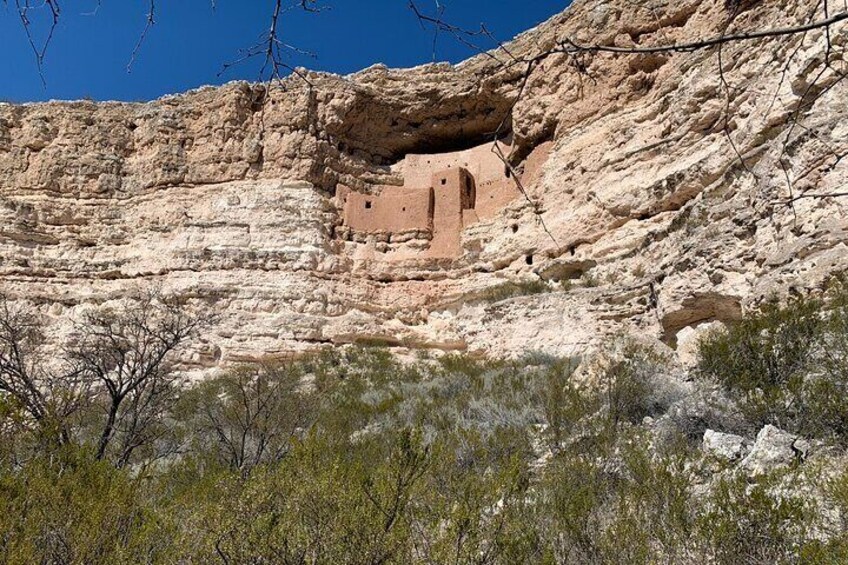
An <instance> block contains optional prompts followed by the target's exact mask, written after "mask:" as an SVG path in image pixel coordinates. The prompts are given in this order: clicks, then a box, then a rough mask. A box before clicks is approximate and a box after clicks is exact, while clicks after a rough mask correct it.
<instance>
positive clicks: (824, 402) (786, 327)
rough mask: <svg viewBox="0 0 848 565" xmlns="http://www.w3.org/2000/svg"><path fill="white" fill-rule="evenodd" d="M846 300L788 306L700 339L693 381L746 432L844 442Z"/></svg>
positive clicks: (847, 433) (833, 294) (847, 413)
mask: <svg viewBox="0 0 848 565" xmlns="http://www.w3.org/2000/svg"><path fill="white" fill-rule="evenodd" d="M846 304H848V293H846V291H845V287H844V286H842V285H841V284H840V285H836V286H834V287H833V288H832V289H831V290H830V291H829V292H828V294H827V295H826V296H825V298H824V299H823V300H819V299H812V298H795V299H793V300H791V301H790V302H788V303H787V304H786V305H783V306H781V305H778V304H775V303H768V304H766V305H764V306H763V307H762V308H761V309H760V311H758V312H755V313H752V314H749V315H747V316H745V317H744V318H743V319H742V320H740V321H738V322H735V323H732V324H730V325H729V327H728V328H727V329H726V330H722V331H714V332H711V333H710V334H708V335H706V336H705V337H704V338H703V339H702V340H701V342H700V344H699V363H698V373H699V374H700V375H701V376H702V377H705V378H707V379H712V380H715V381H716V382H718V383H720V384H721V385H722V386H723V387H725V388H726V389H727V390H728V391H730V392H731V393H733V395H734V396H735V398H736V400H737V401H738V403H739V407H740V409H741V411H742V413H743V414H744V416H745V418H746V420H747V421H748V422H749V423H750V426H751V428H752V429H757V428H759V427H760V426H762V425H764V424H773V425H776V426H778V427H782V428H784V429H787V430H789V431H792V432H794V433H799V434H804V435H811V436H815V437H821V438H827V439H832V440H834V441H839V442H844V441H846V440H848V369H846V366H848V365H846V362H847V361H848V313H847V312H848V309H846Z"/></svg>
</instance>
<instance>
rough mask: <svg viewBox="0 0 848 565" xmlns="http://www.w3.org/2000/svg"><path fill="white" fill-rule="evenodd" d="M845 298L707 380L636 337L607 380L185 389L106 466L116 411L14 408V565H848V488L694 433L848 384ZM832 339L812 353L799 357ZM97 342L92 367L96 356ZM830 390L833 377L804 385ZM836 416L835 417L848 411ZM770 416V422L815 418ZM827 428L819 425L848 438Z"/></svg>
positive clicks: (275, 381)
mask: <svg viewBox="0 0 848 565" xmlns="http://www.w3.org/2000/svg"><path fill="white" fill-rule="evenodd" d="M833 296H834V298H833V299H832V300H830V301H829V302H828V304H830V306H828V308H826V309H825V308H824V306H823V304H824V302H819V301H812V302H805V303H804V304H800V303H791V304H789V305H788V306H786V307H782V308H778V307H776V306H774V307H772V306H769V307H767V308H765V309H764V310H763V312H761V313H757V314H755V315H753V316H751V317H750V318H748V319H746V320H743V322H740V324H738V325H735V326H732V327H730V328H729V329H728V330H727V332H726V333H724V334H715V335H711V336H710V337H709V338H708V339H707V340H705V342H704V344H703V355H704V357H703V359H702V361H701V367H700V371H699V374H701V375H702V381H699V382H695V383H692V382H686V381H685V380H684V379H681V378H678V376H677V375H676V374H675V371H676V370H677V369H674V367H673V366H672V364H671V362H670V360H669V359H668V358H666V356H665V355H663V354H661V353H658V352H656V351H653V350H652V349H649V348H646V347H644V346H641V345H637V344H635V343H634V342H632V341H630V340H627V339H624V338H621V339H619V340H616V341H615V342H614V343H611V344H610V346H609V347H608V348H607V350H606V352H605V353H604V354H603V355H601V356H597V357H593V358H591V359H586V360H580V359H558V358H555V357H551V356H547V355H543V354H538V353H537V354H528V355H527V356H525V357H524V358H522V359H519V360H514V361H497V360H486V359H475V358H472V357H469V356H467V355H441V356H435V355H424V356H421V358H419V359H418V360H417V361H415V362H401V361H400V360H398V359H397V358H396V357H394V356H393V355H392V354H391V353H390V352H389V351H387V350H386V349H382V348H377V347H365V348H363V347H351V348H347V349H343V350H332V351H326V352H324V353H321V354H316V355H312V356H308V357H305V358H303V359H300V360H297V361H291V362H286V363H277V364H269V365H262V366H249V367H242V368H238V369H234V370H232V371H230V372H228V373H226V374H223V375H221V376H219V377H216V378H211V379H209V380H207V381H204V382H202V383H198V384H195V385H193V386H188V385H187V384H184V383H179V384H180V386H179V389H178V394H177V395H176V397H171V396H170V395H166V397H167V398H169V399H172V398H173V399H172V400H168V401H167V402H164V403H162V404H157V406H159V408H160V409H159V410H158V411H156V414H157V418H156V419H155V423H156V425H155V426H152V427H150V428H145V429H148V430H156V434H155V436H153V438H154V439H151V441H149V442H145V443H144V444H143V446H144V447H142V448H139V449H135V450H132V451H131V452H130V453H129V454H128V455H126V456H125V457H123V456H122V453H123V450H120V449H117V448H114V451H113V448H112V447H109V448H108V449H107V456H105V457H103V458H98V452H99V449H98V445H99V438H100V436H99V435H98V434H92V433H90V429H92V428H90V426H91V425H92V424H91V422H98V421H101V420H100V419H101V418H102V417H103V415H104V412H103V410H102V404H100V403H99V402H98V401H96V400H97V399H98V398H100V395H97V394H95V395H93V397H92V398H94V399H95V401H94V402H80V403H78V404H77V405H76V409H75V411H74V412H73V415H72V416H69V417H68V418H67V419H66V420H63V421H62V425H61V426H59V427H58V428H55V427H53V426H52V425H51V426H46V427H44V426H41V425H38V424H37V421H36V420H35V419H34V418H32V417H31V415H29V414H28V412H27V411H26V410H25V409H24V408H23V406H22V405H21V404H20V402H19V401H18V400H17V399H16V398H15V397H14V396H13V395H12V394H10V393H9V392H8V391H5V390H4V392H3V393H2V394H0V561H2V562H4V563H32V562H59V563H115V562H122V563H174V562H221V563H268V562H274V563H277V562H280V563H376V562H380V563H469V562H475V563H510V564H511V563H627V564H630V563H645V564H647V563H691V562H712V563H740V562H741V563H796V562H809V563H834V562H840V561H841V560H842V559H843V558H844V557H845V555H846V549H845V548H846V547H848V542H846V539H848V537H847V536H846V533H845V532H846V531H847V530H846V527H845V523H844V517H845V516H846V515H848V495H846V492H848V487H846V484H848V480H847V479H846V476H848V475H845V474H844V473H836V474H833V473H830V474H829V475H821V474H819V468H818V467H815V466H808V467H805V469H807V470H806V471H805V472H803V473H802V472H799V471H798V470H796V469H794V468H786V469H783V470H778V471H774V472H767V473H765V474H762V475H758V476H756V477H754V476H750V475H748V474H745V473H743V472H736V471H734V470H733V468H732V467H729V466H728V465H727V464H725V465H724V466H723V467H720V468H719V470H721V471H722V472H721V473H720V474H714V473H715V472H716V467H715V465H716V464H717V463H716V461H715V460H714V459H713V458H711V457H708V456H705V454H704V453H703V451H702V449H701V446H700V438H701V435H702V434H703V428H699V430H700V432H697V431H696V432H695V433H693V432H692V430H691V429H690V428H689V426H690V423H691V421H693V420H697V419H699V418H700V419H701V420H704V419H708V418H709V417H708V415H707V413H706V410H707V408H704V407H701V406H693V398H696V397H697V394H695V393H694V392H693V388H692V387H697V386H702V385H701V384H700V382H703V386H705V387H707V386H711V385H709V381H711V380H715V381H717V382H718V383H720V385H721V387H722V388H723V389H726V390H729V391H731V392H733V394H734V396H733V398H734V399H736V401H738V402H739V403H740V406H746V403H747V402H748V400H747V398H748V394H749V392H750V391H751V390H755V389H757V388H762V387H774V388H775V390H783V389H789V388H790V385H791V382H792V380H791V379H789V380H787V379H786V378H784V376H783V375H785V374H786V373H785V372H784V371H786V372H788V373H789V374H790V375H792V376H793V377H792V378H797V380H798V381H799V382H810V383H818V384H816V386H820V383H822V382H828V383H831V384H832V385H833V386H837V385H838V384H839V383H840V382H841V381H838V380H836V379H837V377H836V376H835V375H837V374H840V372H839V370H840V368H841V366H842V365H841V364H840V363H839V362H838V360H839V359H840V355H841V354H839V353H837V352H838V351H839V349H838V346H837V345H834V344H837V343H838V342H839V341H840V340H841V339H843V338H844V337H845V335H844V334H841V333H840V332H841V331H842V330H841V328H842V326H841V325H840V324H842V323H843V322H844V320H843V318H842V317H841V316H842V314H841V310H839V308H841V306H839V304H840V303H839V302H838V299H840V298H839V297H840V296H841V295H840V294H838V293H835V294H834V295H833ZM15 319H18V318H15ZM21 319H25V320H35V318H27V317H24V318H21ZM156 319H159V318H156ZM190 319H193V318H190ZM33 326H35V327H37V322H34V323H33ZM787 326H788V327H787ZM90 327H92V328H95V327H101V325H99V324H98V325H92V326H90ZM813 327H814V328H816V329H815V332H813V334H810V333H809V332H810V331H812V330H810V328H813ZM764 328H765V330H764ZM119 333H120V332H119ZM810 335H815V336H818V337H816V338H815V339H807V341H806V343H807V344H808V347H806V348H805V349H803V350H801V349H787V348H786V347H783V346H782V345H779V344H781V343H783V341H782V340H792V343H795V341H796V340H797V339H798V336H805V338H807V337H809V336H810ZM727 336H734V339H733V340H730V339H729V338H728V337H727ZM821 336H823V337H821ZM75 343H77V345H78V346H79V348H78V349H76V350H75V351H76V353H75V358H76V357H77V356H80V355H83V354H84V352H86V351H88V349H87V346H85V344H86V343H90V342H88V341H78V342H75ZM811 343H818V344H820V345H809V344H811ZM823 345H828V346H830V349H829V350H828V351H829V352H830V353H829V354H828V355H827V356H824V357H816V359H829V360H830V361H829V363H830V364H821V363H818V362H817V363H811V362H810V360H809V359H808V357H807V356H809V355H813V356H817V355H822V350H823ZM741 347H746V348H748V349H747V350H746V351H747V353H746V355H745V357H744V358H741V357H739V356H738V355H737V354H736V352H737V349H736V348H741ZM93 350H94V351H102V349H100V348H95V349H93ZM165 358H166V359H167V358H168V356H167V355H166V356H165ZM722 359H725V362H722ZM731 362H732V363H735V365H733V366H732V367H728V366H726V365H725V363H731ZM161 367H162V369H161V371H162V372H163V373H164V372H166V367H167V363H165V364H163V365H162V366H161ZM578 369H579V372H576V371H577V370H578ZM807 370H811V371H812V372H813V374H815V375H816V378H815V379H812V380H809V381H808V380H807V379H806V378H801V376H802V375H803V374H804V373H805V371H807ZM109 371H110V372H111V371H114V368H112V369H110V370H109ZM33 374H39V373H33ZM44 375H47V373H44ZM795 375H797V377H795ZM44 378H48V377H46V376H45V377H44ZM107 382H109V381H106V380H103V379H92V380H91V387H93V388H92V389H91V390H96V389H97V387H99V386H105V383H107ZM167 382H171V381H167ZM101 383H103V384H101ZM811 386H812V385H811ZM46 390H48V391H49V390H50V389H49V388H48V389H46ZM793 390H794V389H793ZM798 390H800V392H799V393H798V394H802V395H804V398H808V397H809V396H810V395H811V394H812V393H811V392H809V391H807V389H806V388H804V387H802V388H800V389H798ZM787 394H788V393H787ZM830 396H831V395H830V393H828V397H830ZM105 398H108V396H107V397H105ZM144 398H145V399H148V401H150V402H154V401H155V400H156V399H157V398H158V397H153V396H146V397H144ZM832 401H833V402H836V403H837V405H836V406H834V407H832V408H830V409H829V410H830V411H829V412H827V413H828V414H830V416H828V418H835V417H836V415H837V414H839V410H840V409H839V406H838V403H839V402H840V401H839V400H832ZM781 402H782V401H781ZM154 403H155V402H154ZM767 408H768V409H767V410H765V411H759V412H755V413H756V414H764V415H765V416H766V417H767V418H766V419H767V420H768V421H772V420H771V418H772V414H775V415H776V414H780V415H781V416H780V421H781V423H782V424H785V423H786V422H792V421H794V422H796V423H798V422H799V421H800V420H787V419H786V418H785V416H784V412H782V410H784V409H785V407H784V405H783V404H780V405H779V407H777V408H776V407H767ZM778 408H779V409H780V410H778ZM724 409H726V410H728V411H733V410H735V408H734V406H727V407H724ZM805 409H806V408H805ZM809 409H810V410H812V408H809ZM816 409H819V408H816ZM135 413H138V414H142V413H145V412H141V411H136V412H131V414H135ZM775 417H776V416H775ZM764 421H766V420H764ZM826 422H827V425H826V426H825V425H821V426H819V424H817V425H816V426H814V427H810V428H807V427H805V425H801V424H800V423H799V424H798V425H799V426H801V428H800V429H805V430H809V433H810V434H813V433H816V434H818V433H819V432H817V431H815V430H825V431H826V433H821V434H819V435H816V436H814V437H819V438H822V439H824V440H826V441H830V440H832V439H834V438H837V439H838V438H839V437H840V436H839V435H838V428H837V427H836V426H835V425H834V424H831V423H829V422H831V420H830V419H828V420H826ZM56 429H64V430H66V432H67V433H66V435H65V438H64V440H62V441H57V440H56V438H57V437H60V436H57V435H56V434H55V430H56ZM121 429H124V428H121ZM124 437H125V436H124V435H116V436H115V438H116V439H115V440H113V441H115V442H116V443H115V444H114V445H116V446H122V445H124V444H125V443H126V442H125V440H123V439H122V438H124ZM145 437H148V436H145ZM110 443H111V442H110ZM824 471H825V469H824V468H822V470H821V472H822V473H823V472H824ZM822 477H824V478H822ZM809 492H815V493H816V494H815V496H808V495H807V494H804V495H802V494H801V493H809Z"/></svg>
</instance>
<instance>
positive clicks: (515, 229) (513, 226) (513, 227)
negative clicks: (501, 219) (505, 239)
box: [511, 224, 518, 233]
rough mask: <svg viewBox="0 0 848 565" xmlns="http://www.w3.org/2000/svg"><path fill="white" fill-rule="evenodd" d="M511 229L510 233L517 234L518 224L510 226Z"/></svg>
mask: <svg viewBox="0 0 848 565" xmlns="http://www.w3.org/2000/svg"><path fill="white" fill-rule="evenodd" d="M511 229H512V233H518V224H512V226H511Z"/></svg>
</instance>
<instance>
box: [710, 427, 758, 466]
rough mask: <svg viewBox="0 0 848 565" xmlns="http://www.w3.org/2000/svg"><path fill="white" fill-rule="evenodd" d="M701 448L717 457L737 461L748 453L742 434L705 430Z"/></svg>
mask: <svg viewBox="0 0 848 565" xmlns="http://www.w3.org/2000/svg"><path fill="white" fill-rule="evenodd" d="M702 449H703V450H704V452H705V453H707V454H709V455H712V456H714V457H716V458H717V459H722V460H724V461H737V460H739V459H742V458H743V457H744V456H745V455H746V454H747V453H748V450H749V446H748V445H747V442H746V440H745V438H743V437H742V436H737V435H734V434H725V433H722V432H716V431H713V430H707V431H705V432H704V442H703V444H702Z"/></svg>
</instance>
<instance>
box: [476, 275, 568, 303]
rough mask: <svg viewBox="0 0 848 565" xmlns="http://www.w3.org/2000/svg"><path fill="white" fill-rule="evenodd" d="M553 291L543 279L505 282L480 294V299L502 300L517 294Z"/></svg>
mask: <svg viewBox="0 0 848 565" xmlns="http://www.w3.org/2000/svg"><path fill="white" fill-rule="evenodd" d="M545 292H551V287H550V286H548V283H546V282H545V281H543V280H531V281H520V282H512V281H510V282H505V283H502V284H499V285H497V286H493V287H491V288H488V289H486V290H485V292H483V294H482V295H481V296H480V300H482V301H483V302H488V303H495V302H502V301H504V300H508V299H510V298H515V297H517V296H531V295H534V294H543V293H545Z"/></svg>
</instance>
